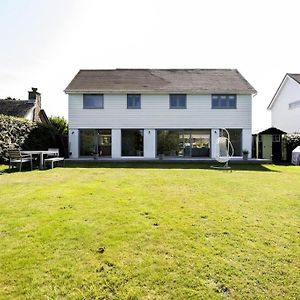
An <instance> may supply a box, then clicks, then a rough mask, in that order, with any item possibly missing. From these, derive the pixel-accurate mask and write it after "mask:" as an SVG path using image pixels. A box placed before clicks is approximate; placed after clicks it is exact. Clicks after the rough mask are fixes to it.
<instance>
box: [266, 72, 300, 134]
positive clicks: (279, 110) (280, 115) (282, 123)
mask: <svg viewBox="0 0 300 300" xmlns="http://www.w3.org/2000/svg"><path fill="white" fill-rule="evenodd" d="M299 100H300V84H299V83H297V82H296V81H295V80H294V79H291V78H290V77H288V76H287V77H286V79H285V81H284V82H283V85H282V88H281V90H280V91H279V93H278V95H277V97H276V99H275V101H274V103H273V106H272V108H271V120H272V121H271V122H272V126H273V127H276V128H278V129H281V130H283V131H285V132H287V133H293V132H300V107H297V108H294V109H289V104H290V103H291V102H295V101H299Z"/></svg>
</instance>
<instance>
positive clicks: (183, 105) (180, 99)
mask: <svg viewBox="0 0 300 300" xmlns="http://www.w3.org/2000/svg"><path fill="white" fill-rule="evenodd" d="M185 106H186V102H185V98H182V97H180V98H179V107H182V108H185Z"/></svg>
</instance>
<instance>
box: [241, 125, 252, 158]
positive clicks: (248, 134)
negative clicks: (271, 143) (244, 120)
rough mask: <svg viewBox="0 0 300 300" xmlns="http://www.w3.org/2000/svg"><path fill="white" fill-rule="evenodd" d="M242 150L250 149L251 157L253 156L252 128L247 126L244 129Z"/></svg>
mask: <svg viewBox="0 0 300 300" xmlns="http://www.w3.org/2000/svg"><path fill="white" fill-rule="evenodd" d="M242 150H248V152H249V154H248V156H249V158H251V157H252V130H251V128H245V129H243V131H242Z"/></svg>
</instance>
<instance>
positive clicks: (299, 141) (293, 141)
mask: <svg viewBox="0 0 300 300" xmlns="http://www.w3.org/2000/svg"><path fill="white" fill-rule="evenodd" d="M285 141H286V151H287V160H288V161H291V158H292V151H293V150H294V149H295V148H296V147H297V146H300V133H290V134H287V135H286V136H285Z"/></svg>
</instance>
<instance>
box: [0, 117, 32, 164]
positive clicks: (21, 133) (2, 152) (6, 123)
mask: <svg viewBox="0 0 300 300" xmlns="http://www.w3.org/2000/svg"><path fill="white" fill-rule="evenodd" d="M35 127H36V124H34V123H32V122H30V121H27V120H25V119H23V118H15V117H11V116H4V115H0V159H1V160H3V159H4V158H5V157H8V155H7V149H8V148H20V147H22V145H23V144H24V142H25V140H26V138H27V137H28V135H29V134H30V132H31V131H32V130H33V129H34V128H35Z"/></svg>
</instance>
